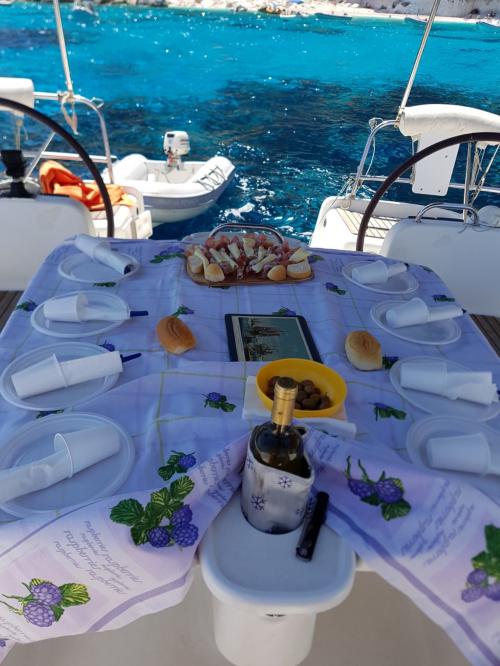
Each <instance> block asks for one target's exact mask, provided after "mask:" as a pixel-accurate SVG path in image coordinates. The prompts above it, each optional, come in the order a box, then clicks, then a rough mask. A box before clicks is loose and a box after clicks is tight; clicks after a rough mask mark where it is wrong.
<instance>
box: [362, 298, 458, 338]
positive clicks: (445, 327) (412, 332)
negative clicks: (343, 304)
mask: <svg viewBox="0 0 500 666" xmlns="http://www.w3.org/2000/svg"><path fill="white" fill-rule="evenodd" d="M403 303H404V301H382V302H381V303H376V304H375V305H374V306H373V307H372V309H371V310H370V314H371V316H372V319H373V321H374V322H375V323H376V324H377V326H380V328H382V329H384V331H386V332H387V333H390V334H391V335H394V336H395V337H396V338H401V340H408V342H417V343H418V344H421V345H449V344H451V343H452V342H456V341H457V340H458V339H459V338H460V336H461V335H462V330H461V328H460V326H459V325H458V324H457V322H456V321H455V320H454V319H442V320H441V321H432V322H429V323H428V324H416V325H415V326H402V327H401V328H391V327H390V326H389V324H388V323H387V321H386V318H385V315H386V313H387V311H388V310H390V309H391V308H393V307H395V306H396V305H402V304H403Z"/></svg>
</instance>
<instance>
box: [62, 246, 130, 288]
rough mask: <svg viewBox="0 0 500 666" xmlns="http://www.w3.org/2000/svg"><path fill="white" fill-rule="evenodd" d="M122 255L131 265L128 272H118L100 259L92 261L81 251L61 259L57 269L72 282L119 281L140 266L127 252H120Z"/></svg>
mask: <svg viewBox="0 0 500 666" xmlns="http://www.w3.org/2000/svg"><path fill="white" fill-rule="evenodd" d="M122 256H124V257H127V259H129V260H130V263H131V264H132V266H133V267H132V269H131V270H130V272H129V273H125V274H122V273H118V271H115V269H114V268H111V267H110V266H106V265H105V264H101V262H100V261H94V260H93V259H91V258H90V257H88V256H87V255H86V254H83V253H82V252H79V253H78V254H71V255H70V256H69V257H66V259H63V260H62V261H61V263H60V264H59V266H58V267H57V270H58V271H59V274H60V275H62V276H63V278H66V279H67V280H73V281H74V282H86V283H87V284H95V283H96V282H119V281H120V280H123V279H124V278H128V277H130V276H131V275H134V273H137V271H138V270H139V267H140V264H139V262H138V261H137V259H135V258H134V257H131V256H130V255H129V254H122Z"/></svg>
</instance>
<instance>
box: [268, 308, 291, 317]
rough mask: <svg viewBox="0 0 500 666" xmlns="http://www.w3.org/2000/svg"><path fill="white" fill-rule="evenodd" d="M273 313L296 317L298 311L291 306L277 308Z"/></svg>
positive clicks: (280, 315) (279, 315)
mask: <svg viewBox="0 0 500 666" xmlns="http://www.w3.org/2000/svg"><path fill="white" fill-rule="evenodd" d="M271 314H273V315H276V316H278V317H296V316H297V313H296V312H295V310H290V308H285V307H282V308H280V309H279V310H276V312H272V313H271Z"/></svg>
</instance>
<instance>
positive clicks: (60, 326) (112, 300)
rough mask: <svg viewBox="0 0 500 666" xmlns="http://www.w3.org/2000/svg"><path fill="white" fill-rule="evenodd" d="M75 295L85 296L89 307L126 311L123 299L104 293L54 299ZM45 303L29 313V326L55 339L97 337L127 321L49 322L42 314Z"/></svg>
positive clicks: (97, 292) (83, 292)
mask: <svg viewBox="0 0 500 666" xmlns="http://www.w3.org/2000/svg"><path fill="white" fill-rule="evenodd" d="M75 294H85V295H86V296H87V298H88V300H89V305H100V306H107V307H114V308H118V307H120V308H125V309H126V310H128V305H127V303H125V301H124V300H123V298H120V297H119V296H116V295H115V294H110V293H109V292H106V291H97V290H94V291H72V292H70V293H68V294H61V295H60V296H55V298H65V297H66V296H74V295H75ZM49 300H53V299H49ZM46 302H47V301H45V302H44V303H40V305H39V306H38V307H37V308H36V309H35V310H33V312H32V313H31V325H32V326H33V328H35V329H36V330H37V331H38V332H39V333H44V334H45V335H51V336H53V337H56V338H86V337H88V336H89V335H99V334H100V333H105V332H106V331H110V330H111V329H113V328H116V327H117V326H120V325H121V324H123V322H124V321H126V319H128V317H127V318H123V319H121V320H120V321H82V322H78V321H49V320H48V319H46V318H45V316H44V314H43V306H44V304H45V303H46Z"/></svg>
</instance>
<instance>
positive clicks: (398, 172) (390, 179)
mask: <svg viewBox="0 0 500 666" xmlns="http://www.w3.org/2000/svg"><path fill="white" fill-rule="evenodd" d="M0 101H1V100H0ZM478 141H487V142H488V143H490V142H491V143H500V132H472V133H471V134H460V135H458V136H452V137H450V138H449V139H444V140H443V141H438V143H434V144H433V145H432V146H428V147H427V148H424V149H423V150H421V151H420V152H418V153H415V155H413V156H412V157H410V158H408V159H407V160H406V161H405V162H403V164H401V165H400V166H398V167H397V169H394V171H393V172H392V173H390V174H389V175H388V176H387V178H386V179H385V180H384V182H383V183H382V184H381V185H380V187H379V188H378V190H377V191H376V192H375V194H374V195H373V197H372V200H371V201H370V203H369V204H368V206H367V207H366V210H365V214H364V215H363V217H362V218H361V222H360V224H359V229H358V237H357V239H356V250H357V251H358V252H363V247H364V244H365V234H366V230H367V228H368V223H369V222H370V218H371V216H372V215H373V212H374V211H375V208H376V207H377V204H378V202H379V201H380V199H381V198H382V197H383V196H384V194H385V193H386V192H387V190H388V189H389V187H390V186H391V185H392V184H393V183H394V182H395V181H396V180H397V179H398V178H399V177H400V176H402V175H403V174H404V173H405V171H407V170H408V169H409V168H410V167H412V166H413V165H414V164H416V163H417V162H420V160H423V159H424V157H428V156H429V155H432V154H433V153H437V151H438V150H442V149H443V148H449V147H450V146H455V145H456V144H457V143H476V142H478Z"/></svg>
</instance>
